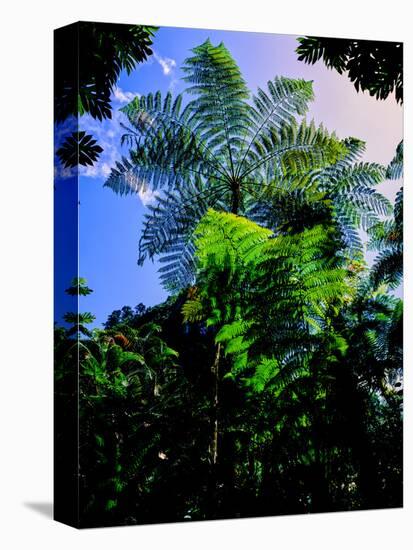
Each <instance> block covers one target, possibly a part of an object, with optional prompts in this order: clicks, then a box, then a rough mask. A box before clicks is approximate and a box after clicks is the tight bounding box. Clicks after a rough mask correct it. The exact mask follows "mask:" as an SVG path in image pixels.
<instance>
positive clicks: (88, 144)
mask: <svg viewBox="0 0 413 550" xmlns="http://www.w3.org/2000/svg"><path fill="white" fill-rule="evenodd" d="M156 30H157V29H156V27H150V26H142V25H121V24H116V23H90V22H83V21H82V22H79V23H76V24H75V25H74V26H67V27H64V28H63V29H59V33H57V34H56V38H55V67H54V83H55V84H54V85H55V89H54V98H55V99H54V101H55V122H56V123H60V122H63V121H65V120H66V119H67V118H68V117H69V116H75V117H77V116H78V115H80V116H82V115H83V114H86V113H88V114H90V115H91V116H92V117H93V118H95V119H97V120H100V121H101V120H103V119H106V118H111V117H112V106H111V100H110V96H111V93H112V92H113V89H114V87H115V85H116V82H117V80H118V78H119V75H120V73H121V71H122V70H125V71H126V72H127V74H130V73H131V72H132V70H133V69H134V68H135V67H136V65H137V64H138V63H142V62H143V61H145V60H146V59H147V58H148V56H150V55H152V50H151V45H152V40H153V36H154V33H155V31H156ZM79 47H80V48H81V49H82V61H81V63H79V60H78V57H77V51H78V48H79ZM102 151H103V149H102V147H100V145H97V143H96V140H95V139H93V136H90V135H86V134H85V132H81V131H78V130H76V132H73V133H72V134H71V135H70V136H68V137H67V138H66V140H65V141H64V142H63V144H62V146H61V147H60V148H59V149H58V151H57V155H58V157H59V159H60V160H61V162H62V163H63V164H64V165H65V166H66V167H71V166H77V165H78V164H81V165H83V166H87V165H91V164H93V162H94V161H96V160H97V158H98V157H99V155H100V153H101V152H102Z"/></svg>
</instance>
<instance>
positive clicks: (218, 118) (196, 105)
mask: <svg viewBox="0 0 413 550" xmlns="http://www.w3.org/2000/svg"><path fill="white" fill-rule="evenodd" d="M192 52H193V56H192V57H190V58H188V59H187V60H186V61H185V62H184V65H183V72H184V75H185V76H184V81H185V82H187V83H188V88H187V90H186V92H187V94H188V96H189V100H185V101H186V104H185V105H184V99H183V97H182V96H178V97H177V98H175V99H173V98H172V96H171V94H167V95H166V96H165V97H164V98H162V96H161V94H160V93H159V92H157V93H156V94H154V95H153V94H148V95H147V96H142V97H140V98H136V99H134V100H133V101H132V102H131V103H130V104H129V105H127V106H126V107H124V108H123V111H124V113H125V114H126V116H127V117H128V120H129V123H130V128H129V129H128V130H127V133H126V134H125V136H124V142H126V143H127V144H128V145H129V146H130V155H129V158H124V159H123V161H122V162H121V163H118V164H117V166H116V167H115V168H114V169H113V170H112V173H111V175H110V176H109V178H108V180H107V182H106V185H107V186H108V187H110V188H111V189H113V191H115V192H116V193H119V194H127V193H135V192H139V191H140V190H142V189H145V188H146V187H148V186H149V187H150V188H151V189H152V190H157V192H158V197H157V200H156V203H155V205H154V206H152V207H151V208H150V211H149V213H148V215H147V216H146V219H145V222H144V228H143V234H142V239H141V241H140V249H139V250H140V252H139V262H140V263H142V262H143V261H144V260H145V258H147V257H149V258H152V257H154V256H161V257H162V256H163V263H164V264H165V266H162V272H161V273H162V281H163V283H164V285H165V286H166V287H168V288H173V289H178V288H180V287H182V286H187V285H188V284H191V283H192V282H193V277H194V270H193V267H194V264H193V251H194V248H193V240H194V234H193V231H194V227H195V225H196V224H197V222H198V221H199V220H200V219H201V218H202V216H203V215H204V214H205V212H206V211H207V209H208V208H214V209H216V210H220V211H224V212H225V211H231V212H233V213H246V212H247V210H248V208H249V203H250V202H251V201H252V200H253V197H255V195H256V194H257V192H259V191H260V190H261V187H263V186H265V184H267V183H268V182H269V181H271V180H273V179H274V178H278V179H282V178H283V177H286V176H287V174H303V173H305V172H308V171H312V170H316V169H321V168H325V167H327V166H329V165H331V164H334V163H335V162H336V161H338V160H339V159H341V158H343V157H344V156H345V154H347V152H348V147H347V145H346V144H345V143H344V142H341V141H340V140H338V139H337V137H336V136H334V135H330V134H328V132H326V130H325V129H324V128H322V127H320V128H316V127H315V126H314V124H313V123H311V124H307V123H306V122H305V121H303V122H297V117H298V116H302V115H304V114H305V112H306V110H307V107H308V103H309V102H310V101H311V100H312V99H313V91H312V83H311V82H306V81H304V80H292V79H287V78H283V77H277V78H275V79H274V80H272V81H269V82H268V90H267V91H264V90H262V89H259V90H258V92H257V94H256V96H254V97H253V98H252V100H250V99H249V96H250V93H249V90H248V89H247V87H246V85H245V82H244V80H243V79H242V76H241V73H240V70H239V68H238V66H237V64H236V62H235V61H234V59H233V58H232V57H231V55H230V53H229V52H228V50H227V49H226V48H225V46H224V45H223V44H222V43H221V44H219V45H218V46H213V45H212V44H211V42H210V41H209V40H207V41H206V42H205V43H204V44H202V45H201V46H198V47H196V48H194V49H193V51H192ZM191 96H194V97H193V99H191Z"/></svg>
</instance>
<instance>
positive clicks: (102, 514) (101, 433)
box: [56, 41, 403, 526]
mask: <svg viewBox="0 0 413 550" xmlns="http://www.w3.org/2000/svg"><path fill="white" fill-rule="evenodd" d="M193 53H194V55H193V57H191V58H189V59H188V60H187V61H186V62H185V66H184V72H185V75H186V76H185V79H186V81H187V82H188V83H189V85H190V87H189V88H188V90H187V91H188V93H189V94H191V95H192V96H194V99H191V100H190V101H188V102H187V103H186V104H185V105H184V101H183V98H182V97H181V96H178V97H177V98H175V99H174V100H173V98H172V96H171V94H167V96H166V97H165V98H163V99H162V98H161V95H160V93H159V92H158V93H156V94H155V95H152V94H149V95H147V96H145V97H144V96H142V97H140V98H137V99H135V100H134V101H133V102H132V103H131V104H129V105H127V106H126V107H125V109H124V112H125V113H126V114H127V116H128V118H129V121H130V124H131V128H130V130H129V132H128V134H126V136H125V137H124V140H126V142H127V143H128V144H129V145H130V158H129V159H126V158H125V159H123V161H122V163H119V164H118V165H117V167H116V168H115V169H113V171H112V173H111V176H110V177H109V179H108V181H107V183H106V185H107V186H109V187H111V188H112V189H113V190H114V191H116V192H117V193H120V194H128V193H135V192H138V191H140V190H142V189H144V188H146V187H150V189H152V190H154V191H158V193H159V195H158V197H157V199H156V203H155V205H153V206H152V207H151V208H150V209H149V213H148V215H147V217H146V221H145V224H144V228H143V232H142V237H141V241H140V260H139V261H140V262H143V261H144V259H145V258H148V257H149V258H152V257H154V256H158V257H160V260H161V262H162V263H163V264H164V265H163V266H162V267H161V270H160V277H161V280H162V281H163V282H164V284H165V285H166V286H167V288H169V289H170V291H171V295H170V297H169V298H168V299H167V301H166V302H164V303H163V304H160V305H158V306H155V307H152V308H145V306H143V305H142V304H139V305H138V306H136V308H135V309H132V308H131V307H129V306H125V307H123V308H122V309H121V310H116V311H114V312H113V313H112V314H111V315H110V316H109V317H108V319H107V322H106V323H105V328H104V329H102V330H101V329H94V330H89V329H88V328H87V327H86V326H85V324H88V322H90V321H91V320H93V316H92V314H91V313H79V314H77V315H75V314H68V315H67V316H66V321H67V322H68V323H71V324H72V326H71V327H68V328H65V329H63V328H59V329H57V331H56V360H57V367H56V372H57V384H56V391H57V392H58V393H59V395H60V396H61V397H62V400H63V402H65V400H66V402H67V403H68V406H69V405H70V402H71V400H74V399H75V398H76V391H77V389H76V387H73V392H72V394H70V392H69V393H68V391H67V387H68V386H70V384H69V383H68V379H69V378H70V377H73V373H74V372H75V371H76V369H77V368H78V369H79V395H78V396H77V397H78V399H79V414H80V419H79V422H80V433H79V446H80V447H79V449H80V488H79V490H80V501H81V518H82V520H81V521H82V525H84V526H95V525H102V524H104V525H114V524H126V523H151V522H162V521H180V520H185V519H191V520H199V519H214V518H229V517H248V516H258V515H274V514H289V513H290V514H291V513H307V512H325V511H338V510H359V509H369V508H381V507H397V506H401V505H402V501H403V494H402V401H403V397H402V396H403V390H402V314H403V312H402V310H403V303H402V301H401V300H400V299H399V298H396V297H395V296H394V295H393V294H391V293H390V292H389V288H396V287H397V285H398V284H399V283H400V281H401V277H402V264H401V258H402V191H400V192H399V194H398V195H397V199H396V204H395V207H394V209H393V207H392V205H391V204H390V202H389V201H388V200H387V199H386V198H385V197H384V196H382V195H381V194H380V193H379V192H378V191H377V188H376V186H377V184H379V183H381V182H383V181H384V180H385V179H386V178H388V179H397V178H399V177H400V176H401V171H402V154H403V146H402V145H399V147H398V149H397V152H396V157H395V159H394V160H393V161H392V162H391V164H390V165H389V166H388V167H387V168H386V167H384V166H380V165H378V164H375V163H365V162H362V161H361V156H362V153H363V151H364V144H363V143H362V142H361V141H359V140H357V139H355V138H348V139H345V140H339V139H338V138H337V137H336V136H334V134H329V133H328V132H327V131H326V130H325V129H324V128H316V127H315V126H314V125H313V124H307V123H306V122H305V121H304V120H301V121H297V120H298V119H299V118H300V117H302V116H303V115H304V114H305V112H306V109H307V105H308V102H309V101H310V100H311V99H312V98H313V92H312V86H311V83H310V82H304V81H301V80H291V79H285V78H282V77H276V78H275V79H274V80H272V81H270V82H269V83H268V91H267V92H264V91H263V90H259V91H258V93H257V95H256V96H254V97H253V98H252V102H250V101H249V92H248V90H247V88H246V86H245V83H244V81H243V80H242V77H241V74H240V72H239V69H238V67H237V65H236V63H235V61H234V60H233V59H232V57H231V56H230V54H229V52H228V51H227V50H226V48H225V47H224V45H223V44H221V45H219V46H216V47H215V46H213V45H212V44H211V43H210V42H209V41H207V42H206V43H204V44H203V45H201V46H199V47H197V48H195V49H194V50H193ZM389 184H390V185H392V182H390V183H389ZM392 215H393V218H390V216H392ZM360 229H363V230H365V231H366V232H367V234H368V236H369V239H370V240H369V246H370V247H371V248H373V249H375V250H377V251H378V256H377V258H376V260H375V263H374V264H373V266H372V267H369V266H368V265H367V263H366V261H365V259H364V255H363V252H364V247H363V242H362V240H361V237H360V233H359V230H360ZM67 292H68V293H69V294H70V295H79V296H83V298H82V300H83V299H85V300H87V295H88V294H90V292H91V289H89V288H88V286H87V284H86V281H85V280H84V279H75V280H74V281H73V282H72V285H71V287H69V288H68V289H67Z"/></svg>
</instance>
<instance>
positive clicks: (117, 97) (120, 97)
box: [112, 87, 140, 103]
mask: <svg viewBox="0 0 413 550" xmlns="http://www.w3.org/2000/svg"><path fill="white" fill-rule="evenodd" d="M135 97H140V94H138V92H125V91H124V90H122V88H119V87H117V88H115V89H114V90H113V95H112V99H113V101H119V103H129V102H130V101H132V100H133V99H135Z"/></svg>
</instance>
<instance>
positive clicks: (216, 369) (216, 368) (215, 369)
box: [211, 343, 221, 466]
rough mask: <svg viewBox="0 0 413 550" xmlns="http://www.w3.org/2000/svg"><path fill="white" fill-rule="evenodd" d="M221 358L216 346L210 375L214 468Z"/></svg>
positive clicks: (216, 456)
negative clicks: (212, 406) (212, 407)
mask: <svg viewBox="0 0 413 550" xmlns="http://www.w3.org/2000/svg"><path fill="white" fill-rule="evenodd" d="M220 356H221V344H220V343H219V344H218V345H217V351H216V353H215V360H214V364H213V365H212V369H211V370H212V373H213V375H214V411H213V435H212V444H211V458H212V464H213V465H214V466H215V465H216V464H217V462H218V434H219V425H218V407H219V360H220Z"/></svg>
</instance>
